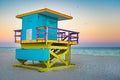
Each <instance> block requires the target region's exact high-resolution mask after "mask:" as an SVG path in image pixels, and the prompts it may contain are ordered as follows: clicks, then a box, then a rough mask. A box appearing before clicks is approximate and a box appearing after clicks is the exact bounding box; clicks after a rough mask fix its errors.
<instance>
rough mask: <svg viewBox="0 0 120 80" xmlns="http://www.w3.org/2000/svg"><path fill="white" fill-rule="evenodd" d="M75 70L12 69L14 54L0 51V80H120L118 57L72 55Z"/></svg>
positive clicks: (119, 59) (119, 60) (119, 58)
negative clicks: (41, 70) (75, 65)
mask: <svg viewBox="0 0 120 80" xmlns="http://www.w3.org/2000/svg"><path fill="white" fill-rule="evenodd" d="M72 62H73V63H76V64H78V67H77V68H74V69H65V70H60V71H51V72H44V73H41V72H37V71H36V70H29V69H24V68H16V67H13V66H12V65H13V64H16V63H18V61H17V60H15V53H14V52H13V53H12V52H7V51H0V80H120V56H119V57H118V56H83V55H72Z"/></svg>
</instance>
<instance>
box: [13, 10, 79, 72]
mask: <svg viewBox="0 0 120 80" xmlns="http://www.w3.org/2000/svg"><path fill="white" fill-rule="evenodd" d="M16 18H20V19H22V29H20V30H14V32H15V42H16V43H19V44H20V45H21V48H20V49H16V59H17V60H18V61H19V62H20V64H15V65H14V66H15V67H23V68H29V69H36V70H38V71H43V72H45V71H50V70H58V69H63V68H71V67H75V66H76V65H75V64H71V62H70V61H71V45H76V44H78V34H79V32H75V31H70V30H65V29H59V28H58V21H61V20H68V19H72V18H73V17H72V16H69V15H66V14H63V13H60V12H57V11H54V10H51V9H48V8H44V9H41V10H36V11H32V12H27V13H24V14H20V15H17V16H16ZM27 61H32V63H27Z"/></svg>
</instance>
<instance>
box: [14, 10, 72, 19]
mask: <svg viewBox="0 0 120 80" xmlns="http://www.w3.org/2000/svg"><path fill="white" fill-rule="evenodd" d="M32 14H42V15H46V16H50V17H53V18H55V19H57V20H67V19H72V18H73V17H72V16H69V15H66V14H63V13H60V12H57V11H54V10H51V9H48V8H44V9H40V10H35V11H31V12H26V13H23V14H19V15H16V18H22V17H23V16H27V15H32Z"/></svg>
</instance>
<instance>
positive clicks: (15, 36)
mask: <svg viewBox="0 0 120 80" xmlns="http://www.w3.org/2000/svg"><path fill="white" fill-rule="evenodd" d="M21 31H22V30H21V29H19V30H14V32H15V35H14V38H15V42H16V41H17V40H16V39H17V37H20V41H21ZM17 32H19V33H20V34H19V35H17Z"/></svg>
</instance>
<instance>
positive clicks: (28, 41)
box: [16, 39, 77, 45]
mask: <svg viewBox="0 0 120 80" xmlns="http://www.w3.org/2000/svg"><path fill="white" fill-rule="evenodd" d="M44 42H45V40H44V39H40V40H22V41H20V40H17V41H16V43H44ZM47 43H63V44H72V45H76V44H77V42H68V41H58V40H47Z"/></svg>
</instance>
